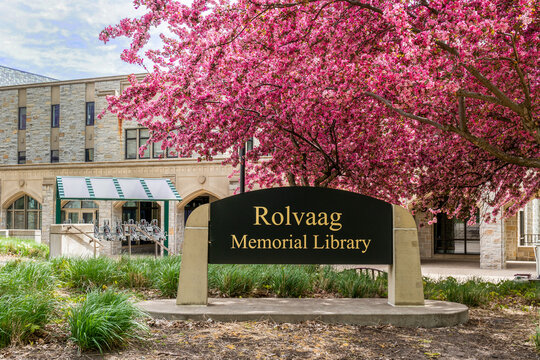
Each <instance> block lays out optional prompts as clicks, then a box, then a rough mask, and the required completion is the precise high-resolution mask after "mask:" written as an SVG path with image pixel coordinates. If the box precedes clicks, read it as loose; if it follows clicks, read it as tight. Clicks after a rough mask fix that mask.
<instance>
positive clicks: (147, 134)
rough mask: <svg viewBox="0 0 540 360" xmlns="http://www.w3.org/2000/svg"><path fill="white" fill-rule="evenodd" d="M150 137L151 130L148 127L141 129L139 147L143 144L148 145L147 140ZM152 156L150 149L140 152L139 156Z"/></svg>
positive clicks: (142, 157) (143, 157) (145, 157)
mask: <svg viewBox="0 0 540 360" xmlns="http://www.w3.org/2000/svg"><path fill="white" fill-rule="evenodd" d="M149 138H150V130H148V129H139V148H140V147H141V146H143V145H146V142H147V141H148V139H149ZM149 157H150V149H146V150H144V153H143V154H142V155H140V154H139V158H141V159H148V158H149Z"/></svg>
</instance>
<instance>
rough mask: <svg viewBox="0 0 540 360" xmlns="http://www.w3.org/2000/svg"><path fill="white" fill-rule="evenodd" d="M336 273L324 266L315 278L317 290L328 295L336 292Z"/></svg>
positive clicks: (337, 277)
mask: <svg viewBox="0 0 540 360" xmlns="http://www.w3.org/2000/svg"><path fill="white" fill-rule="evenodd" d="M338 279H339V276H338V273H337V272H336V271H335V270H334V269H333V268H332V267H331V266H328V265H327V266H324V267H322V268H321V269H320V271H319V274H318V278H317V283H316V284H317V285H316V286H317V288H318V289H319V290H323V291H325V292H328V293H334V292H337V291H338Z"/></svg>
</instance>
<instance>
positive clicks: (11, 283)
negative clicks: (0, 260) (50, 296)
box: [0, 261, 56, 295]
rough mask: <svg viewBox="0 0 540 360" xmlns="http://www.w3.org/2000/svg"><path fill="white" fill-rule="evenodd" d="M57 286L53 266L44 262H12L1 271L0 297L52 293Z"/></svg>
mask: <svg viewBox="0 0 540 360" xmlns="http://www.w3.org/2000/svg"><path fill="white" fill-rule="evenodd" d="M55 285H56V277H55V275H54V272H53V269H52V265H51V263H49V262H44V261H10V262H8V263H7V264H6V265H5V266H3V267H2V268H1V269H0V295H4V294H21V293H28V292H35V291H41V292H50V291H52V290H53V289H54V287H55Z"/></svg>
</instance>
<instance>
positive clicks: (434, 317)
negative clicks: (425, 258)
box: [138, 298, 468, 328]
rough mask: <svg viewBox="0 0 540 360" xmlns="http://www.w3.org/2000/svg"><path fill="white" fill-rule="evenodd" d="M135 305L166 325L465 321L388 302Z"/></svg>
mask: <svg viewBox="0 0 540 360" xmlns="http://www.w3.org/2000/svg"><path fill="white" fill-rule="evenodd" d="M138 306H139V307H141V308H142V309H143V310H145V311H147V312H148V313H149V314H150V315H151V316H152V317H153V318H158V319H168V320H207V319H212V320H216V321H259V320H270V321H275V322H292V323H295V322H302V321H308V320H312V321H322V322H325V323H339V324H357V325H381V324H392V325H394V326H401V327H425V328H431V327H441V326H454V325H458V324H462V323H464V322H467V320H468V308H467V306H465V305H462V304H456V303H452V302H447V301H434V300H426V303H425V306H391V305H389V304H388V300H387V299H277V298H257V299H253V298H248V299H238V298H230V299H217V298H210V299H208V306H204V305H176V300H175V299H166V300H153V301H143V302H140V303H138Z"/></svg>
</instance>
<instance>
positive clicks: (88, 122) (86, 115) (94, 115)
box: [85, 101, 96, 126]
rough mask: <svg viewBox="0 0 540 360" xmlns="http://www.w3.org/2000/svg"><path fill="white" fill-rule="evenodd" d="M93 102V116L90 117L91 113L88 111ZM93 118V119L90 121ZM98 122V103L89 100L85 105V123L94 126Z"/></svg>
mask: <svg viewBox="0 0 540 360" xmlns="http://www.w3.org/2000/svg"><path fill="white" fill-rule="evenodd" d="M90 104H92V116H91V118H89V117H88V115H90V114H89V113H88V106H89V105H90ZM90 119H91V121H89V120H90ZM95 123H96V103H95V102H94V101H87V102H86V105H85V124H86V126H94V124H95Z"/></svg>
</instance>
